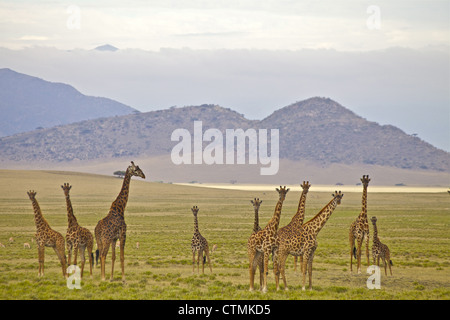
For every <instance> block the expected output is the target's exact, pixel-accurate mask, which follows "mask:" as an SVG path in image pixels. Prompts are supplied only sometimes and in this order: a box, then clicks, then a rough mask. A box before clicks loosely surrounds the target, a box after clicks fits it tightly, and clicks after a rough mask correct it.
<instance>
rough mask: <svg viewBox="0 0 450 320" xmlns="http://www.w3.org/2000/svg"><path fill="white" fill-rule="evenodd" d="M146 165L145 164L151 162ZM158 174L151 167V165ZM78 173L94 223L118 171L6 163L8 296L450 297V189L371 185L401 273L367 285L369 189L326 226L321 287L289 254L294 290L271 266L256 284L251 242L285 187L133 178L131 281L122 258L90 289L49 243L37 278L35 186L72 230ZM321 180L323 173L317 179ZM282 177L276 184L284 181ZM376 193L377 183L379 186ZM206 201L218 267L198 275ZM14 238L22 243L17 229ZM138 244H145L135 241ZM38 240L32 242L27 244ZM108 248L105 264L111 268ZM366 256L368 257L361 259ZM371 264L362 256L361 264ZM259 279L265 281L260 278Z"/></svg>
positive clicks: (316, 204) (56, 223) (82, 212)
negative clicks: (360, 249) (307, 284)
mask: <svg viewBox="0 0 450 320" xmlns="http://www.w3.org/2000/svg"><path fill="white" fill-rule="evenodd" d="M144 171H145V170H144ZM146 174H148V175H149V176H151V172H148V173H147V172H146ZM64 182H68V183H70V184H71V185H72V186H73V187H72V190H71V199H72V205H73V208H74V213H75V215H76V217H77V219H78V222H79V224H80V225H82V226H84V227H87V228H88V229H89V230H91V231H92V232H93V230H94V228H95V225H96V224H97V222H98V221H99V220H100V219H101V218H103V217H104V216H105V215H106V214H107V212H108V209H109V207H110V205H111V202H112V201H113V200H114V199H115V197H116V196H117V194H118V192H119V190H120V187H121V184H122V180H121V179H118V178H115V177H107V176H99V175H90V174H83V173H73V172H56V171H12V170H0V242H1V243H3V244H4V245H5V247H4V248H0V299H186V300H189V299H283V300H288V299H449V298H450V233H449V230H450V229H449V226H450V197H449V195H448V194H447V192H445V193H382V192H380V193H370V192H369V196H368V210H369V217H370V216H373V215H375V216H377V218H378V228H379V235H380V238H381V241H382V242H384V243H386V244H387V245H388V246H389V248H390V250H391V257H392V261H393V263H394V267H393V273H394V275H393V276H385V275H384V271H383V272H382V276H381V289H380V290H369V289H368V288H367V287H366V281H367V278H368V275H367V274H365V273H363V274H359V275H358V274H355V273H353V274H351V273H350V272H349V260H350V259H349V244H348V229H349V226H350V224H351V222H352V221H353V220H354V219H355V217H356V216H357V215H358V213H359V211H360V206H361V205H360V202H361V194H360V193H359V192H347V193H346V194H345V196H344V198H343V200H342V204H341V205H340V206H339V207H338V208H337V209H336V210H335V212H334V213H333V215H332V216H331V218H330V220H329V221H328V222H327V224H326V225H325V227H324V228H323V229H322V231H321V232H320V234H319V236H318V242H319V246H318V249H317V250H316V255H315V259H314V271H313V291H306V292H302V291H301V277H300V274H299V273H298V272H294V268H293V258H292V257H290V258H288V262H287V271H286V275H287V279H288V285H289V289H290V290H289V291H287V292H286V291H279V292H277V291H275V284H274V277H273V273H272V265H271V264H270V271H269V277H268V279H269V292H268V293H266V294H263V293H260V292H259V291H255V292H249V291H248V261H247V253H246V243H247V239H248V237H249V236H250V233H251V229H252V225H253V217H254V214H253V209H252V206H251V204H250V201H249V200H250V199H253V198H254V197H259V198H260V199H263V204H262V205H261V209H260V223H261V225H262V226H265V224H266V223H267V222H268V221H269V219H270V218H271V217H272V215H273V209H274V207H275V203H276V200H277V193H276V191H275V190H273V191H264V190H260V191H242V190H223V189H214V188H198V187H191V186H182V185H172V184H165V183H149V182H145V181H142V180H139V179H136V180H133V181H132V183H131V189H130V197H129V201H128V206H127V210H126V214H125V217H126V223H127V225H128V232H127V243H126V250H125V272H126V279H127V281H126V283H125V284H123V283H122V281H121V273H120V262H119V259H117V260H116V265H115V274H114V281H112V282H110V281H106V282H101V281H100V269H99V266H98V267H95V268H94V274H93V278H92V279H90V277H89V274H88V272H86V269H85V275H84V279H83V281H82V283H81V286H82V288H81V289H80V290H69V289H68V288H67V286H66V280H65V279H63V277H62V275H61V270H60V266H59V261H58V260H57V258H56V255H55V253H54V252H53V250H52V249H51V248H47V249H46V261H45V271H46V274H45V276H44V277H43V278H38V276H37V272H38V264H37V249H36V247H35V245H34V244H32V243H31V237H32V236H33V235H34V233H35V225H34V219H33V210H32V206H31V202H30V200H29V199H28V196H27V194H26V191H28V190H36V191H37V195H36V198H37V200H38V202H39V204H40V207H41V209H42V211H43V214H44V216H45V217H46V219H47V221H48V222H49V224H50V225H51V226H52V228H54V229H55V230H57V231H59V232H61V233H62V234H63V235H65V232H66V228H67V214H66V206H65V200H64V195H63V191H62V189H61V187H60V185H62V184H63V183H64ZM311 183H312V184H313V185H314V181H311ZM275 187H276V186H274V188H275ZM334 189H338V187H336V188H332V189H330V190H329V192H314V191H310V192H309V194H308V198H307V203H306V208H307V209H306V220H305V221H307V220H308V219H309V218H311V217H312V216H314V215H315V213H317V212H318V211H319V210H320V209H321V208H322V207H323V206H324V205H325V204H326V203H327V202H328V201H329V200H330V199H331V193H332V192H333V191H334ZM369 191H370V186H369ZM299 196H300V192H299V191H295V190H294V191H292V192H289V193H288V195H287V198H286V201H285V203H284V205H283V211H282V215H281V223H280V226H284V225H286V224H287V223H289V221H290V219H291V218H292V216H293V215H294V213H295V211H296V208H297V204H298V199H299ZM193 205H197V206H199V208H200V211H199V214H198V219H199V227H200V232H201V233H202V235H203V236H205V238H206V239H207V240H208V242H209V243H210V246H212V245H213V244H217V245H218V248H217V250H216V252H215V253H213V254H212V256H211V258H212V264H213V272H212V273H210V272H209V270H208V269H207V268H205V274H204V275H199V274H197V273H192V254H191V251H190V240H191V237H192V233H193V216H192V213H191V210H190V208H191V207H192V206H193ZM10 237H13V238H14V242H13V243H9V242H8V239H9V238H10ZM137 241H139V242H140V248H139V249H136V248H135V243H136V242H137ZM25 242H28V243H30V244H31V249H25V248H24V247H23V244H24V243H25ZM110 258H111V253H109V254H108V260H107V266H106V268H107V274H109V272H110V267H111V262H110ZM363 261H365V260H363ZM366 268H367V262H364V264H363V272H365V270H366ZM257 287H258V286H257Z"/></svg>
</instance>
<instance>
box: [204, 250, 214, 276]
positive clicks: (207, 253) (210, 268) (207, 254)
mask: <svg viewBox="0 0 450 320" xmlns="http://www.w3.org/2000/svg"><path fill="white" fill-rule="evenodd" d="M205 253H206V259H207V260H208V265H209V271H211V272H212V267H211V260H210V259H209V249H208V248H206V250H205Z"/></svg>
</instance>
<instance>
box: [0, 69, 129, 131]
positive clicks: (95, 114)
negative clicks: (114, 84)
mask: <svg viewBox="0 0 450 320" xmlns="http://www.w3.org/2000/svg"><path fill="white" fill-rule="evenodd" d="M0 112H1V114H2V117H1V118H0V136H7V135H13V134H15V133H19V132H24V131H30V130H34V129H36V128H38V127H44V128H48V127H53V126H56V125H63V124H68V123H73V122H78V121H82V120H88V119H95V118H100V117H110V116H119V115H125V114H130V113H133V112H138V111H137V110H135V109H133V108H131V107H129V106H127V105H124V104H122V103H120V102H117V101H114V100H111V99H108V98H100V97H91V96H86V95H83V94H82V93H80V92H79V91H77V90H76V89H75V88H73V87H72V86H70V85H67V84H63V83H54V82H49V81H45V80H42V79H40V78H37V77H32V76H29V75H25V74H22V73H18V72H15V71H13V70H11V69H8V68H4V69H0Z"/></svg>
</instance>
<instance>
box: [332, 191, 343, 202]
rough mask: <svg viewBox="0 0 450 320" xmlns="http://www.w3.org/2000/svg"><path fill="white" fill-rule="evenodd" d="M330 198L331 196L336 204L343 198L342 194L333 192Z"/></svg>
mask: <svg viewBox="0 0 450 320" xmlns="http://www.w3.org/2000/svg"><path fill="white" fill-rule="evenodd" d="M332 196H333V198H336V200H337V204H341V199H342V197H343V196H344V194H343V193H341V191H335V192H334V193H333V194H332Z"/></svg>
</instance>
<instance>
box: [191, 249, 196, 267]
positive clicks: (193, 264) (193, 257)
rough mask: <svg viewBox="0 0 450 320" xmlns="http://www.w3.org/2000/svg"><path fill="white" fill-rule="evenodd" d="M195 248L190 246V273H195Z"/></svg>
mask: <svg viewBox="0 0 450 320" xmlns="http://www.w3.org/2000/svg"><path fill="white" fill-rule="evenodd" d="M195 251H196V250H195V249H194V248H192V273H195Z"/></svg>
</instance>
